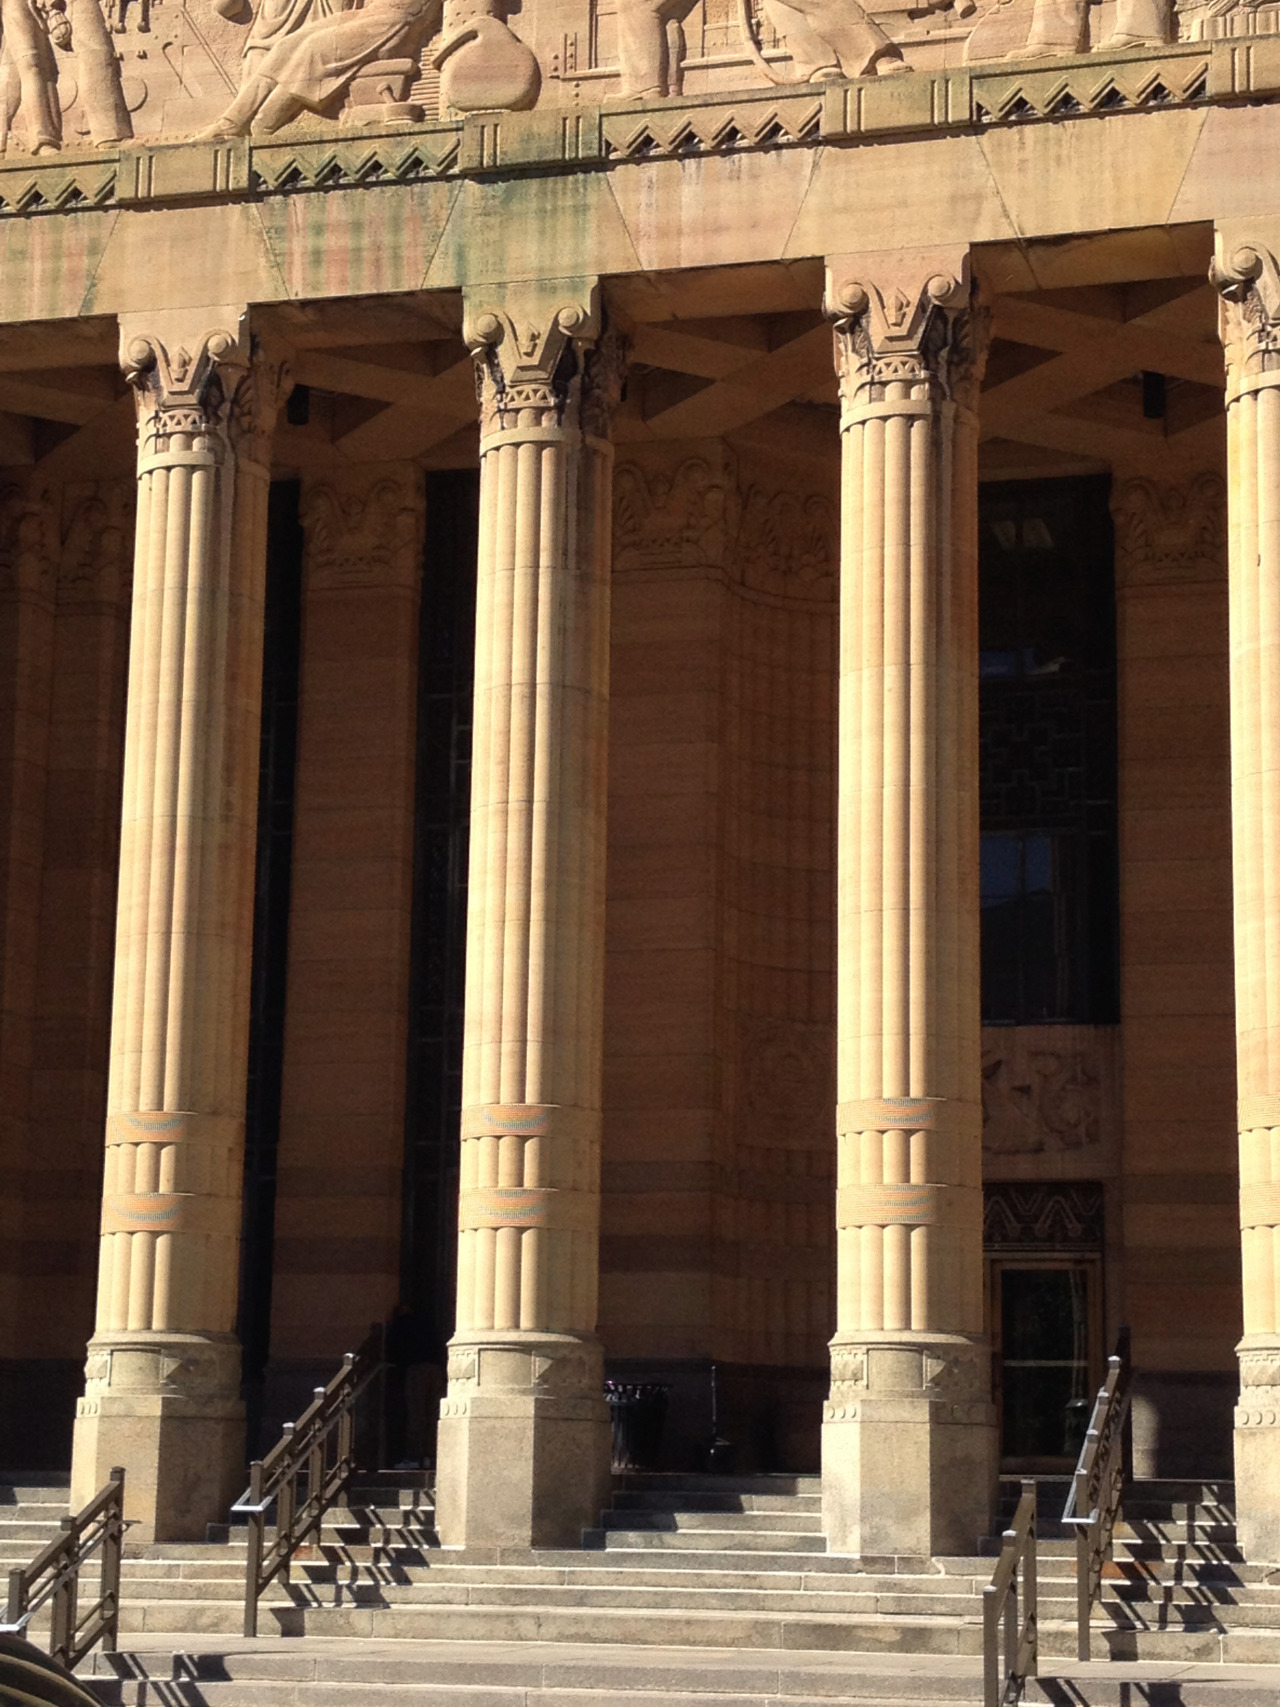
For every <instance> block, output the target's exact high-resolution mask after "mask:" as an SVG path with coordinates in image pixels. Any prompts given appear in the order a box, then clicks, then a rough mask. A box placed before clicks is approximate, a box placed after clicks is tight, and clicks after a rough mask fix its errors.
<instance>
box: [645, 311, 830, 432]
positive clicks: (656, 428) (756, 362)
mask: <svg viewBox="0 0 1280 1707" xmlns="http://www.w3.org/2000/svg"><path fill="white" fill-rule="evenodd" d="M832 368H833V356H832V346H831V328H830V326H828V325H827V324H826V323H825V322H823V323H821V324H819V325H817V326H812V327H810V328H809V329H808V330H807V331H805V332H802V333H801V334H800V336H799V337H797V338H791V339H789V340H788V341H787V342H786V343H784V344H782V345H780V346H779V347H778V348H777V349H774V350H770V351H769V352H768V354H767V355H758V356H755V357H754V358H752V359H751V360H749V361H747V362H744V363H743V364H742V366H741V367H738V368H736V369H735V370H734V372H733V375H732V377H731V378H726V379H721V380H713V381H712V382H711V383H710V384H708V385H705V386H703V387H702V388H701V389H700V390H698V391H695V392H694V393H693V395H692V396H685V397H682V398H680V399H679V400H678V401H676V402H674V403H672V404H670V405H669V406H666V407H662V408H659V409H658V410H656V411H655V412H654V413H652V414H648V415H646V416H645V426H646V427H647V429H648V432H647V435H646V436H648V437H650V438H655V439H702V438H715V437H716V436H718V435H719V434H721V433H727V432H731V431H732V430H733V429H734V428H735V427H741V426H744V425H745V424H746V423H747V422H748V421H754V420H756V419H757V418H758V417H759V416H761V415H767V414H769V413H770V412H771V411H772V410H774V409H777V408H780V407H781V406H782V405H783V404H784V403H792V402H794V401H795V400H796V399H797V398H802V397H807V396H808V395H809V394H810V393H811V392H813V391H814V390H815V389H817V388H819V387H823V386H827V385H829V384H830V382H831V378H832Z"/></svg>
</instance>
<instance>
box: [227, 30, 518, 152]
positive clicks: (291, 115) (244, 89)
mask: <svg viewBox="0 0 1280 1707" xmlns="http://www.w3.org/2000/svg"><path fill="white" fill-rule="evenodd" d="M231 3H233V4H234V3H235V0H231ZM449 10H450V8H448V7H446V6H443V5H442V0H364V3H363V4H361V5H354V4H348V5H345V6H344V7H343V8H342V9H340V10H339V9H337V8H335V7H334V6H333V4H332V0H259V5H258V9H257V10H256V12H255V13H254V15H253V22H252V24H251V25H250V28H249V34H248V37H247V39H246V41H245V45H244V57H243V60H242V62H241V73H240V88H239V91H238V93H237V94H236V96H235V98H234V100H233V101H232V102H231V103H230V105H229V106H228V107H227V108H226V109H225V111H223V112H222V113H221V114H220V115H219V117H218V118H217V119H215V121H214V122H213V124H211V125H210V126H208V128H207V129H205V130H204V131H202V132H201V133H200V134H201V136H202V137H204V138H209V139H218V138H223V137H229V136H248V135H255V136H259V135H263V136H270V135H272V134H273V133H274V132H276V131H278V130H280V129H281V128H282V127H283V126H285V125H287V124H290V123H292V121H293V120H294V119H296V118H299V117H301V115H302V114H303V113H307V112H310V113H317V114H322V115H327V116H333V114H334V113H335V111H336V109H337V108H338V106H340V104H341V102H342V99H343V98H344V97H345V96H347V94H348V92H349V91H350V90H351V88H352V85H353V84H354V83H355V82H356V80H357V79H358V78H359V77H360V76H361V74H362V73H367V72H371V71H372V72H378V71H381V72H382V73H383V74H384V77H383V80H382V86H383V88H384V94H385V93H388V92H389V93H394V91H393V90H392V89H391V84H392V82H393V81H398V82H399V83H400V84H401V85H402V87H401V90H400V93H401V96H402V97H403V95H404V94H407V92H408V89H407V85H409V84H411V83H412V82H413V80H414V79H415V78H416V76H417V74H418V70H419V64H420V59H421V55H422V50H423V48H424V47H425V46H426V45H427V43H428V41H430V40H431V38H432V37H433V36H434V35H435V34H436V33H437V31H438V30H439V28H440V25H441V21H442V17H443V16H444V15H445V14H446V12H448V11H449ZM468 12H469V15H465V16H463V17H460V18H459V17H456V16H455V17H452V18H449V19H448V22H449V23H450V24H451V25H452V26H453V27H452V28H451V29H449V30H448V31H447V33H446V40H445V41H444V43H443V45H442V46H441V47H440V48H439V49H438V50H437V52H436V53H435V55H434V63H435V65H436V66H437V67H439V68H440V69H441V73H442V75H441V92H442V99H443V100H444V101H446V102H448V104H449V105H451V106H455V107H457V108H458V109H459V110H463V111H466V110H475V109H477V108H482V109H483V108H513V107H525V106H532V105H533V102H534V100H535V99H536V98H537V91H538V86H539V82H540V74H539V70H538V63H537V60H536V59H535V58H534V56H533V55H532V53H530V51H529V49H528V48H527V47H526V46H525V45H524V43H523V42H521V41H520V40H519V39H518V38H517V37H516V36H515V35H514V34H513V33H512V32H511V31H510V30H509V29H508V28H507V26H506V24H505V23H504V22H503V21H502V20H501V19H500V18H498V17H496V16H494V15H493V14H492V13H491V12H490V11H489V10H488V9H487V8H485V9H480V8H475V7H471V8H469V9H468ZM383 104H384V105H385V104H388V103H386V102H385V99H384V103H383ZM390 104H396V105H398V104H402V103H394V102H393V103H390ZM397 116H399V115H397ZM406 116H416V117H421V113H420V112H419V113H416V114H412V115H406Z"/></svg>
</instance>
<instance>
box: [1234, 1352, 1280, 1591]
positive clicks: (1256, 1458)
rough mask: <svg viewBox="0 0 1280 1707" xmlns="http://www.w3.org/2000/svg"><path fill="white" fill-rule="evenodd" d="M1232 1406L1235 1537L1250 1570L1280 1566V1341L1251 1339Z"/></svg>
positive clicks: (1241, 1359) (1242, 1360) (1242, 1361)
mask: <svg viewBox="0 0 1280 1707" xmlns="http://www.w3.org/2000/svg"><path fill="white" fill-rule="evenodd" d="M1236 1350H1237V1351H1238V1352H1239V1354H1240V1402H1239V1404H1238V1405H1237V1406H1236V1416H1235V1425H1236V1426H1235V1447H1236V1533H1237V1535H1238V1537H1239V1541H1240V1545H1241V1547H1242V1548H1243V1549H1244V1556H1245V1558H1246V1559H1247V1560H1248V1561H1249V1563H1250V1564H1251V1565H1256V1564H1263V1565H1275V1564H1280V1341H1278V1340H1276V1339H1274V1338H1271V1337H1268V1338H1267V1339H1266V1340H1265V1341H1264V1340H1262V1339H1261V1338H1255V1337H1253V1336H1250V1337H1249V1338H1248V1339H1244V1340H1241V1342H1240V1344H1239V1345H1238V1346H1237V1347H1236Z"/></svg>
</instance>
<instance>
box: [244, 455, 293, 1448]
mask: <svg viewBox="0 0 1280 1707" xmlns="http://www.w3.org/2000/svg"><path fill="white" fill-rule="evenodd" d="M298 495H299V487H298V482H297V481H296V480H282V481H277V482H276V483H275V484H274V485H273V486H272V488H271V496H270V499H269V505H268V511H267V581H266V597H265V612H264V618H265V629H266V633H265V645H264V650H263V660H262V740H261V747H260V759H259V770H258V850H257V868H256V875H255V887H254V900H253V971H252V974H251V979H252V982H251V988H250V1002H249V1081H248V1096H247V1103H246V1109H245V1146H244V1208H243V1220H242V1224H241V1236H240V1309H239V1315H238V1319H237V1323H236V1331H237V1333H238V1334H239V1336H240V1342H241V1344H242V1346H243V1347H244V1396H245V1408H246V1412H247V1417H246V1426H247V1432H248V1443H249V1451H250V1454H252V1453H253V1452H254V1451H256V1450H257V1447H258V1445H259V1444H260V1443H259V1439H258V1437H259V1433H260V1428H261V1419H262V1391H263V1375H264V1372H265V1370H266V1366H267V1356H268V1352H269V1349H270V1336H271V1266H272V1247H273V1243H274V1234H275V1209H276V1151H277V1147H278V1143H279V1138H280V1092H281V1084H282V1079H283V1072H284V1009H285V987H286V982H287V977H288V951H289V888H290V876H291V867H292V862H293V795H294V773H295V768H296V755H297V743H298V656H299V647H300V643H301V634H302V525H301V523H300V521H299V519H298Z"/></svg>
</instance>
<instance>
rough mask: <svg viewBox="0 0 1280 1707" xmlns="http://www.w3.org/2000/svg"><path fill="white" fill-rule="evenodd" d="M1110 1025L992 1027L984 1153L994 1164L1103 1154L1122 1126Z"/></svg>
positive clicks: (985, 1051)
mask: <svg viewBox="0 0 1280 1707" xmlns="http://www.w3.org/2000/svg"><path fill="white" fill-rule="evenodd" d="M1116 1035H1117V1034H1116V1032H1115V1029H1114V1028H1113V1027H1109V1026H1085V1025H1038V1026H1024V1025H1019V1026H986V1027H984V1028H983V1033H982V1117H983V1129H982V1148H983V1150H984V1152H985V1153H986V1154H987V1155H988V1156H989V1157H994V1156H1040V1155H1051V1154H1058V1155H1061V1154H1063V1153H1066V1152H1070V1151H1081V1150H1094V1151H1096V1150H1097V1149H1098V1148H1099V1147H1100V1146H1101V1145H1103V1144H1104V1142H1106V1141H1107V1140H1108V1139H1109V1138H1112V1137H1114V1135H1115V1133H1116V1132H1117V1130H1118V1122H1119V1107H1120V1104H1119V1083H1118V1072H1117V1063H1116Z"/></svg>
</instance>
